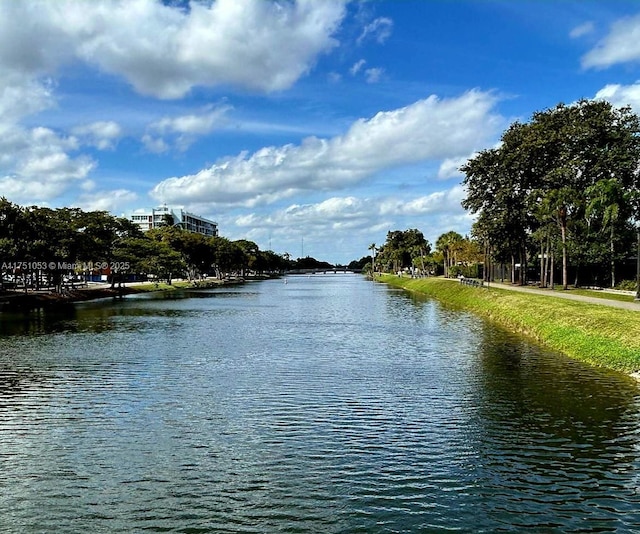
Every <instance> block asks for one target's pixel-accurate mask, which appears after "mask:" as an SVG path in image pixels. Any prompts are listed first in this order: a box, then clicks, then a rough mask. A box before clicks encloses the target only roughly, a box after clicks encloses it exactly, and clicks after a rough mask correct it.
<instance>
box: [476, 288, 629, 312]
mask: <svg viewBox="0 0 640 534" xmlns="http://www.w3.org/2000/svg"><path fill="white" fill-rule="evenodd" d="M484 287H485V288H486V287H487V286H486V285H485V286H484ZM488 287H489V289H491V288H492V287H494V288H499V289H507V290H509V291H520V292H522V293H533V294H535V295H544V296H545V297H556V298H560V299H567V300H577V301H579V302H587V303H589V304H597V305H599V306H609V307H611V308H621V309H623V310H632V311H637V312H640V302H636V301H634V302H623V301H620V300H613V299H607V298H598V297H587V296H585V295H574V294H572V293H571V290H568V291H563V290H562V289H553V290H551V289H539V288H535V287H526V286H525V287H523V286H517V285H516V286H514V285H511V284H504V283H501V282H491V283H490V284H489V285H488Z"/></svg>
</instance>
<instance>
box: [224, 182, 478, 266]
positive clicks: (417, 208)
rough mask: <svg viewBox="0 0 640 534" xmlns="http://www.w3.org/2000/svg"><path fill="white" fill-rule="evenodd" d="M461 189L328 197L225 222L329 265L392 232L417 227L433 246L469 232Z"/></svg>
mask: <svg viewBox="0 0 640 534" xmlns="http://www.w3.org/2000/svg"><path fill="white" fill-rule="evenodd" d="M463 196H464V190H463V188H462V187H461V186H460V185H456V186H454V187H453V188H451V189H448V190H442V191H436V192H433V193H430V194H427V195H424V196H421V197H416V198H399V197H393V198H392V197H389V198H357V197H353V196H347V197H332V198H329V199H327V200H324V201H322V202H318V203H315V204H292V205H290V206H288V207H286V208H283V209H280V210H277V211H274V212H271V213H268V214H260V213H250V214H247V215H242V216H238V217H235V218H232V219H229V220H226V221H224V227H225V230H226V231H227V232H230V233H231V234H235V235H237V236H244V237H247V238H248V239H252V240H255V241H256V242H262V243H264V244H263V245H262V246H261V248H267V247H268V246H269V245H268V244H267V243H265V242H266V241H267V240H269V241H271V238H273V240H274V241H276V242H277V246H276V250H281V251H284V250H288V251H289V252H290V253H291V254H292V255H293V256H294V257H296V256H299V255H300V254H299V251H300V248H301V240H302V239H304V247H305V255H306V253H309V254H311V255H314V256H315V257H317V258H322V259H327V260H330V261H336V260H337V261H343V262H345V263H347V262H349V261H350V260H352V259H356V258H360V257H362V256H364V255H366V254H367V248H368V246H369V244H370V243H371V242H376V243H378V245H381V244H382V243H383V242H384V240H385V238H386V234H387V232H388V231H390V230H405V229H407V228H418V229H419V230H421V231H422V232H423V233H424V235H425V237H426V238H427V239H428V240H430V241H431V243H432V244H433V243H435V241H436V239H437V238H438V236H440V235H441V234H443V233H445V232H448V231H450V230H455V231H457V232H460V233H462V234H465V233H468V232H469V228H470V226H471V223H472V219H471V218H470V217H469V215H468V214H467V213H466V212H465V211H464V210H463V209H462V207H461V205H460V202H461V200H462V198H463Z"/></svg>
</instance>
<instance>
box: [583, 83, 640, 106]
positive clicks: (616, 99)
mask: <svg viewBox="0 0 640 534" xmlns="http://www.w3.org/2000/svg"><path fill="white" fill-rule="evenodd" d="M594 99H595V100H606V101H608V102H610V103H611V104H613V105H614V106H617V107H624V106H630V107H631V108H632V109H633V111H634V112H635V113H640V81H638V82H636V83H634V84H632V85H620V84H609V85H606V86H604V87H603V88H602V89H600V90H599V91H598V92H597V93H596V96H595V97H594Z"/></svg>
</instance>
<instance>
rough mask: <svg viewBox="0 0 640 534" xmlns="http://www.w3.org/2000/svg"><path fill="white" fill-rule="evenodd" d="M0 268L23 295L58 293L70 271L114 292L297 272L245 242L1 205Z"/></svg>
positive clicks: (101, 216) (284, 259)
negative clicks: (149, 282) (139, 283)
mask: <svg viewBox="0 0 640 534" xmlns="http://www.w3.org/2000/svg"><path fill="white" fill-rule="evenodd" d="M304 260H305V261H306V262H307V263H308V262H309V258H307V259H304ZM299 261H302V260H299ZM0 263H1V265H0V284H1V283H2V282H3V281H6V280H8V279H9V278H11V279H13V280H19V281H20V282H21V283H22V284H23V285H24V287H25V289H26V288H27V286H30V287H33V288H35V289H38V288H39V287H40V286H41V285H46V286H52V287H55V288H57V289H60V288H61V286H62V282H63V279H64V277H65V276H67V275H69V274H74V273H73V271H75V274H82V275H88V274H91V273H94V274H95V273H96V272H97V273H102V274H105V273H106V274H107V275H108V279H109V281H110V282H111V283H112V285H115V284H116V283H119V282H122V281H123V280H125V279H127V278H131V277H134V276H137V277H138V278H146V277H147V276H149V275H151V276H153V277H156V278H157V279H165V280H168V281H169V282H170V281H171V279H172V278H176V277H185V278H186V277H188V278H189V279H196V278H198V277H202V276H205V275H212V276H217V277H223V276H225V275H226V274H228V273H237V274H239V275H244V274H245V273H247V272H249V271H251V272H252V273H255V274H266V273H279V272H283V271H285V270H287V269H290V268H292V266H294V267H295V266H296V262H295V261H292V260H291V259H290V258H289V257H288V255H287V254H283V255H279V254H276V253H275V252H273V251H270V250H267V251H262V250H260V249H259V247H258V245H256V244H255V243H254V242H252V241H248V240H246V239H240V240H237V241H230V240H229V239H226V238H224V237H218V236H216V237H207V236H204V235H201V234H195V233H191V232H188V231H186V230H184V229H182V228H179V227H176V226H172V225H169V224H166V225H165V226H162V227H159V228H155V229H153V230H149V231H148V232H146V233H142V232H141V230H140V229H139V227H138V226H137V225H136V224H134V223H132V222H131V221H129V220H128V219H126V218H120V217H115V216H113V215H111V214H109V213H108V212H106V211H83V210H81V209H79V208H58V209H52V208H47V207H38V206H28V207H21V206H18V205H16V204H13V203H11V202H9V201H8V200H7V199H6V198H4V197H2V198H0Z"/></svg>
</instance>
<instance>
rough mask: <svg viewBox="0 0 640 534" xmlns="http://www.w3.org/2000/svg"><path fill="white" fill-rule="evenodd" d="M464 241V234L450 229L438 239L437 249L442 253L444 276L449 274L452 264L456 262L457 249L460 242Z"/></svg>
mask: <svg viewBox="0 0 640 534" xmlns="http://www.w3.org/2000/svg"><path fill="white" fill-rule="evenodd" d="M461 242H462V236H461V235H460V234H459V233H458V232H454V231H450V232H447V233H445V234H442V235H441V236H440V237H439V238H438V239H437V240H436V250H439V251H440V252H441V253H442V257H443V267H444V276H445V277H448V276H449V270H450V268H451V266H452V265H455V263H456V251H457V250H458V247H459V245H460V243H461Z"/></svg>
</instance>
